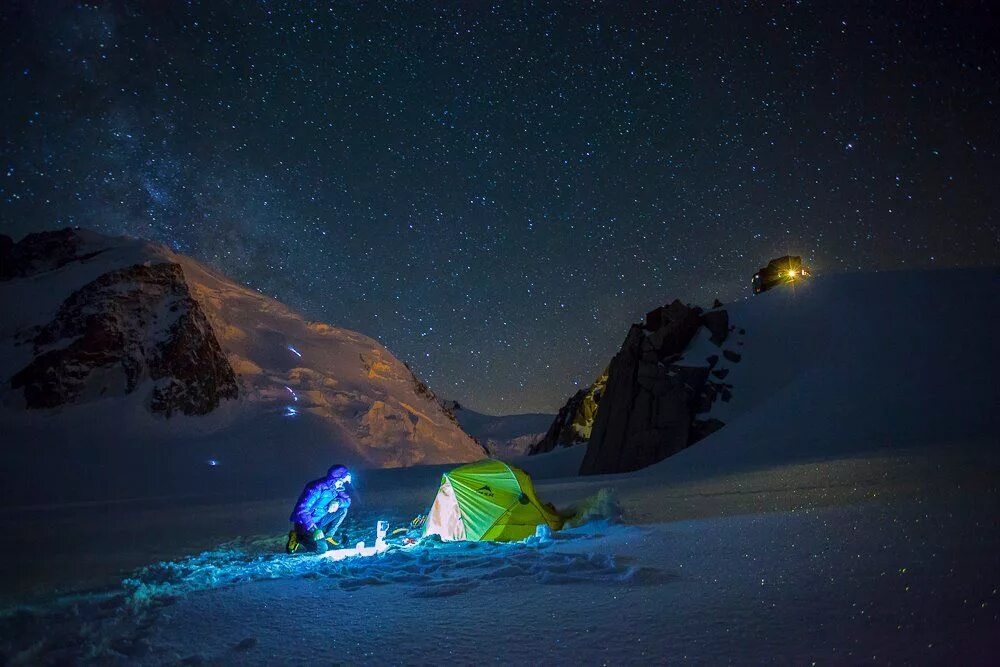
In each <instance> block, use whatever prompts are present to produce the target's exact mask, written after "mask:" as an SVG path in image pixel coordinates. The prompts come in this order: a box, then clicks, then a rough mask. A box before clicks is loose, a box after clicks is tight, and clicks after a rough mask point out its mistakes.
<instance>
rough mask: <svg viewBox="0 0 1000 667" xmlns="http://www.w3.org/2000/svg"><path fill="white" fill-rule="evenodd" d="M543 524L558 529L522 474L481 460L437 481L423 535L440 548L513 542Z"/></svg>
mask: <svg viewBox="0 0 1000 667" xmlns="http://www.w3.org/2000/svg"><path fill="white" fill-rule="evenodd" d="M543 523H544V524H548V526H549V527H550V528H551V529H552V530H559V529H560V528H562V519H561V518H560V517H559V515H558V514H556V512H555V508H553V507H552V506H551V505H549V506H546V505H543V504H542V502H541V501H539V500H538V496H536V495H535V487H534V485H533V484H532V483H531V478H530V477H528V473H526V472H524V471H523V470H521V469H520V468H515V467H514V466H512V465H508V464H506V463H504V462H503V461H494V460H492V459H486V460H484V461H478V462H476V463H470V464H468V465H464V466H462V467H460V468H455V469H454V470H452V471H451V472H446V473H445V474H444V475H442V476H441V486H440V487H438V493H437V496H436V497H435V498H434V504H433V505H432V506H431V511H430V513H429V514H428V515H427V523H426V524H425V527H424V535H440V536H441V539H442V540H444V541H446V542H448V541H453V540H473V541H497V542H513V541H516V540H523V539H524V538H526V537H529V536H531V535H534V534H535V529H536V527H538V526H539V525H541V524H543Z"/></svg>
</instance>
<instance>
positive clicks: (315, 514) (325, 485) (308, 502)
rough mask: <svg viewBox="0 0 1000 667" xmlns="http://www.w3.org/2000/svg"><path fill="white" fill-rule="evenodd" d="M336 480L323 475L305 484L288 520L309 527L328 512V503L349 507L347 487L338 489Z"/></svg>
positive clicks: (349, 500) (349, 497)
mask: <svg viewBox="0 0 1000 667" xmlns="http://www.w3.org/2000/svg"><path fill="white" fill-rule="evenodd" d="M336 481H337V480H336V478H331V477H324V478H323V479H314V480H313V481H311V482H309V483H308V484H306V488H304V489H302V495H300V496H299V499H298V500H297V501H296V502H295V509H293V510H292V515H291V516H290V517H288V520H289V521H291V522H292V523H297V524H301V525H302V526H303V527H305V528H306V529H310V528H312V527H313V526H314V525H315V524H316V523H317V522H318V521H319V520H320V519H322V518H323V517H324V516H326V515H327V514H328V513H329V509H330V505H332V504H333V503H334V501H336V502H338V503H340V507H342V508H347V507H350V505H351V496H350V494H349V493H347V489H339V490H338V489H337V487H336V486H334V484H335V482H336Z"/></svg>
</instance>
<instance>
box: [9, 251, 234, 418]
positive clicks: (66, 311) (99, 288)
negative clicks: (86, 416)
mask: <svg viewBox="0 0 1000 667" xmlns="http://www.w3.org/2000/svg"><path fill="white" fill-rule="evenodd" d="M55 234H58V233H55ZM38 236H40V235H38ZM29 238H30V237H29ZM22 243H23V241H22ZM17 246H20V244H17ZM15 247H16V246H15ZM43 263H44V262H43ZM30 264H31V265H33V266H36V267H37V266H38V265H39V262H38V261H36V260H32V261H31V263H30ZM32 333H33V334H34V335H33V337H32V338H31V344H32V345H33V351H34V354H35V357H34V359H32V361H31V362H30V363H29V364H28V365H27V366H26V367H25V368H23V369H22V370H21V371H19V372H18V373H16V374H15V375H14V376H13V377H12V378H11V387H12V388H14V389H20V388H23V390H24V398H25V401H26V403H27V406H28V407H29V408H54V407H58V406H60V405H66V404H72V403H79V402H83V401H86V400H88V399H93V398H99V397H101V396H104V395H107V394H112V395H115V394H118V395H121V394H130V393H132V392H133V391H135V390H136V389H137V388H139V386H140V385H141V384H142V383H143V382H144V381H146V380H151V381H152V391H151V395H150V401H149V407H150V409H151V410H152V411H153V412H156V413H161V414H164V415H166V416H170V415H171V414H173V413H175V412H181V413H184V414H188V415H197V414H205V413H208V412H210V411H212V410H213V409H215V408H216V407H217V406H218V405H219V402H220V401H221V400H222V399H226V398H236V396H237V395H238V392H239V390H238V385H237V382H236V375H235V374H234V373H233V369H232V367H231V366H230V364H229V361H228V360H227V359H226V356H225V354H224V353H223V351H222V348H221V347H220V345H219V342H218V340H217V339H216V337H215V335H214V333H213V331H212V327H211V325H210V323H209V321H208V319H207V318H206V316H205V314H204V312H203V311H202V309H201V307H200V306H199V304H198V302H197V301H195V300H194V298H193V297H192V296H191V293H190V291H189V290H188V286H187V283H186V282H185V280H184V274H183V271H182V270H181V267H180V265H178V264H173V263H162V264H153V265H142V264H139V265H135V266H131V267H128V268H125V269H120V270H116V271H111V272H108V273H105V274H104V275H102V276H100V277H99V278H97V279H96V280H94V281H92V282H90V283H88V284H87V285H84V286H83V287H81V288H80V289H78V290H77V291H76V292H74V293H73V294H72V295H70V297H69V298H67V299H66V300H65V301H64V302H63V303H62V305H61V306H60V308H59V310H58V312H57V313H56V316H55V318H54V319H53V320H52V321H51V322H49V323H48V324H46V325H44V326H42V327H40V328H39V329H37V330H35V331H34V332H32Z"/></svg>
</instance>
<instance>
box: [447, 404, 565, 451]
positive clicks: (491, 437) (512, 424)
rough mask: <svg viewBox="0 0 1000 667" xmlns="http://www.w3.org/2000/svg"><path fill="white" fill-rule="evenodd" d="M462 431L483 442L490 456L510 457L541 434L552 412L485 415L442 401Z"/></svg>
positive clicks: (535, 441)
mask: <svg viewBox="0 0 1000 667" xmlns="http://www.w3.org/2000/svg"><path fill="white" fill-rule="evenodd" d="M444 407H445V409H447V410H448V411H450V412H451V413H452V414H453V415H455V418H456V419H457V420H458V423H459V424H461V426H462V428H463V429H465V432H466V433H468V434H469V435H471V436H472V437H474V438H475V439H476V440H478V441H479V442H480V444H482V445H483V446H484V447H485V448H486V450H487V451H488V452H489V453H490V455H491V456H495V457H497V458H501V459H504V458H509V457H512V456H521V455H523V454H526V453H527V452H528V450H529V449H531V448H532V447H533V446H534V445H535V444H536V443H537V442H538V441H539V440H541V439H542V437H543V436H544V435H545V431H546V429H548V428H549V425H550V424H551V423H552V419H553V417H555V415H551V414H547V413H538V412H532V413H528V414H522V415H501V416H494V415H487V414H483V413H482V412H476V411H475V410H470V409H469V408H466V407H464V406H463V405H461V404H460V403H458V402H457V401H445V402H444Z"/></svg>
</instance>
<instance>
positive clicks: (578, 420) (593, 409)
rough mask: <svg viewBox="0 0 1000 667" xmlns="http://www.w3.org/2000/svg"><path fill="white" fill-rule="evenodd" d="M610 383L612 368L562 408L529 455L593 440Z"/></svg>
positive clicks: (572, 397) (577, 393)
mask: <svg viewBox="0 0 1000 667" xmlns="http://www.w3.org/2000/svg"><path fill="white" fill-rule="evenodd" d="M607 382H608V371H607V370H605V371H604V372H603V373H601V375H600V377H598V378H597V380H595V381H594V383H593V384H592V385H590V386H589V387H588V388H587V389H581V390H580V391H578V392H576V393H575V394H573V395H572V396H570V398H569V400H568V401H566V404H565V405H564V406H563V407H562V408H560V409H559V413H558V414H557V415H556V418H555V420H554V421H553V422H552V425H551V426H549V429H548V431H546V432H545V436H544V437H543V438H542V439H541V440H539V441H538V442H537V443H535V444H534V445H533V446H532V447H531V448H530V449H529V450H528V454H544V453H545V452H551V451H552V450H553V449H555V448H556V447H569V446H571V445H576V444H579V443H582V442H587V441H588V440H589V439H590V433H591V430H592V429H593V427H594V419H595V418H596V417H597V408H598V405H599V404H600V402H601V397H602V396H603V394H604V388H605V386H606V385H607Z"/></svg>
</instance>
